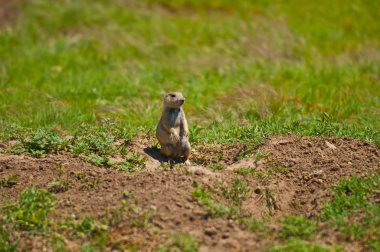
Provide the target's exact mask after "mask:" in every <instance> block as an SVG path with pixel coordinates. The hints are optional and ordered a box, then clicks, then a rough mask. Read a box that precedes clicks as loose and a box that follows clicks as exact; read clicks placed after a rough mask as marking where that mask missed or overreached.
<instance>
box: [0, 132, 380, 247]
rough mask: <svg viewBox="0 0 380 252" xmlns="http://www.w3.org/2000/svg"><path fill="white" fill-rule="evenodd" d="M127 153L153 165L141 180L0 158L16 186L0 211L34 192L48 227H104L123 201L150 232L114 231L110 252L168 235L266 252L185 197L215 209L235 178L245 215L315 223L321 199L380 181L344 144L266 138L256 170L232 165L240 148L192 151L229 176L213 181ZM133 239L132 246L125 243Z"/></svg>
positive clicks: (379, 165)
mask: <svg viewBox="0 0 380 252" xmlns="http://www.w3.org/2000/svg"><path fill="white" fill-rule="evenodd" d="M130 144H131V146H132V147H131V148H132V149H133V150H134V151H137V152H139V153H140V154H141V155H144V156H145V157H146V158H147V163H149V162H150V163H151V164H154V165H152V166H149V167H150V168H149V169H147V170H146V171H144V172H139V173H128V172H122V171H117V170H115V169H112V168H108V169H106V168H100V167H96V166H93V165H91V164H89V163H86V162H85V161H83V160H81V159H79V158H75V157H72V156H71V155H68V154H67V155H66V154H60V155H47V156H45V157H42V158H33V157H30V156H26V155H11V154H6V153H3V154H0V178H1V179H3V178H8V177H10V176H13V175H16V176H17V177H18V182H17V183H15V184H12V186H10V187H2V188H1V192H0V199H2V200H0V206H3V205H4V204H6V201H7V200H11V201H15V200H16V199H17V197H18V195H19V193H20V192H21V191H22V190H23V189H25V188H27V187H30V186H32V185H34V186H36V187H37V188H43V189H47V190H49V189H50V190H51V191H53V192H55V195H56V201H57V205H56V208H55V210H54V211H53V212H52V213H51V215H50V217H49V218H52V219H55V220H64V219H65V218H67V217H70V218H74V219H78V218H81V217H83V216H85V215H91V216H93V217H95V218H97V219H101V218H104V217H105V216H109V215H110V213H112V212H113V211H115V210H117V209H118V208H119V207H120V204H121V202H122V201H123V200H126V201H128V202H132V203H133V204H135V205H136V206H138V207H139V208H140V209H145V210H147V209H151V210H153V211H154V215H153V216H152V218H151V219H150V224H151V225H152V226H153V227H154V228H153V229H147V228H145V229H144V228H141V227H140V228H137V227H130V226H128V225H123V223H121V224H120V225H118V226H116V227H114V228H112V229H111V231H110V232H111V234H112V239H111V240H112V241H109V242H110V243H115V244H116V243H120V242H121V241H125V242H128V243H130V242H134V243H138V244H139V245H140V248H143V250H145V251H148V250H152V249H153V248H155V247H157V246H159V245H162V244H165V242H166V241H167V240H168V239H169V237H170V235H171V234H173V233H176V232H184V233H189V234H191V235H192V236H194V237H195V238H196V239H197V240H198V241H199V242H200V244H201V247H200V250H201V251H252V250H260V249H263V248H264V247H266V246H267V245H268V244H270V243H271V242H273V241H272V240H271V239H273V238H271V237H265V238H263V237H260V236H258V235H257V234H255V233H252V232H249V231H248V230H246V229H244V228H243V227H242V226H241V225H239V223H238V222H237V221H234V220H232V219H231V218H229V217H226V216H225V217H219V218H211V216H210V215H209V213H208V212H207V211H206V210H205V209H204V207H202V206H201V205H200V204H199V203H198V201H197V200H195V199H194V198H193V197H192V192H193V191H194V190H195V189H196V188H206V189H208V190H210V192H215V195H216V196H215V198H214V200H217V201H219V202H222V203H223V200H224V198H223V197H222V196H221V195H223V193H222V192H221V193H219V194H218V190H219V189H220V188H221V185H226V186H227V187H228V188H229V189H228V190H230V188H231V184H232V183H233V181H234V179H236V178H238V179H240V180H241V181H243V182H244V183H245V185H246V186H248V187H249V190H247V191H246V195H245V197H244V199H243V200H242V202H241V211H242V212H243V213H242V214H243V215H244V214H246V215H249V216H252V217H254V218H256V219H267V218H273V219H276V218H279V217H282V216H285V215H290V214H302V215H305V216H310V215H317V214H318V213H319V212H320V209H321V206H322V205H323V203H324V202H325V200H327V199H329V197H330V196H329V190H328V189H329V188H331V187H332V186H334V185H335V184H336V183H337V182H338V181H339V180H341V179H342V178H344V177H349V176H360V177H363V176H367V175H369V174H371V173H378V172H380V150H379V149H378V148H376V147H375V146H373V145H371V144H368V143H367V142H363V141H359V140H353V139H349V138H343V139H335V138H327V139H326V138H320V137H298V136H281V137H272V138H270V139H268V141H267V142H266V143H265V144H264V145H263V146H262V147H261V148H259V150H258V151H260V152H262V153H266V155H264V156H263V158H262V159H261V160H257V159H255V158H246V159H242V160H239V161H237V157H238V156H239V153H241V151H242V150H244V146H243V145H239V144H237V145H227V146H223V145H217V146H215V145H203V146H199V147H198V148H197V151H196V152H195V153H194V154H193V155H194V156H193V157H192V160H193V162H196V163H199V164H203V165H208V164H210V163H217V162H222V163H224V164H226V166H227V167H226V169H223V170H218V171H216V172H212V171H211V170H210V169H209V168H207V167H204V166H190V167H186V166H178V165H176V166H174V168H172V169H170V170H167V169H164V168H163V167H161V166H160V162H161V161H160V160H159V158H158V157H156V158H155V155H159V154H157V153H158V149H157V148H156V147H154V140H153V139H150V138H149V139H146V140H145V142H140V143H138V142H134V141H132V142H131V143H130ZM152 146H153V147H152ZM152 153H153V154H152ZM244 172H246V173H247V174H244ZM59 181H64V182H65V183H61V184H60V185H64V186H63V188H61V187H59V188H58V189H59V190H52V189H51V186H52V183H53V185H54V182H59ZM56 184H57V183H55V185H56ZM219 192H220V191H219ZM126 194H127V197H126ZM218 195H219V196H218ZM132 234H133V235H134V236H135V237H136V239H133V240H131V235H132ZM144 237H147V238H146V239H144ZM28 239H34V238H28ZM36 239H37V238H36ZM115 244H113V245H115ZM111 245H112V244H111ZM111 245H110V246H111ZM113 245H112V246H113ZM71 247H73V248H75V249H77V248H78V246H74V245H73V246H71ZM75 249H73V250H75Z"/></svg>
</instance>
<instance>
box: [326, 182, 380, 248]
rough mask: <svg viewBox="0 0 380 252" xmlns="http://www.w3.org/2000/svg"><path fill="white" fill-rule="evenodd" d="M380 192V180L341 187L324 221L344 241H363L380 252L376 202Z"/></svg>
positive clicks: (349, 183)
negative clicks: (329, 223)
mask: <svg viewBox="0 0 380 252" xmlns="http://www.w3.org/2000/svg"><path fill="white" fill-rule="evenodd" d="M379 189H380V176H379V175H372V176H369V177H368V178H366V179H363V178H358V177H352V178H349V179H345V180H343V181H341V182H340V183H339V185H338V186H337V187H336V188H335V189H334V198H333V200H332V201H331V202H329V203H327V204H326V205H325V206H324V209H323V213H322V216H321V219H322V220H324V221H330V222H332V223H333V224H334V228H335V229H336V230H337V231H338V232H339V233H340V236H341V237H342V238H343V239H346V240H350V241H362V242H364V243H365V244H366V246H367V249H368V250H369V251H378V249H379V242H378V237H379V236H380V231H379V226H380V206H379V204H378V203H376V202H373V201H374V199H375V197H376V194H377V193H378V191H379Z"/></svg>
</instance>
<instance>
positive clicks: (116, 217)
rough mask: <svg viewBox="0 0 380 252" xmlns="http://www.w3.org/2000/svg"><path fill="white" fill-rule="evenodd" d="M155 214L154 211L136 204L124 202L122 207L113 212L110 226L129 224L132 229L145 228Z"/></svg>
mask: <svg viewBox="0 0 380 252" xmlns="http://www.w3.org/2000/svg"><path fill="white" fill-rule="evenodd" d="M154 214H155V210H154V209H151V208H149V209H142V208H140V207H138V206H136V205H135V204H131V203H129V202H128V201H126V200H122V206H121V207H120V208H119V209H116V210H115V211H113V212H112V214H111V218H110V219H109V225H110V226H117V225H119V224H120V223H122V222H123V223H129V225H130V226H131V227H142V228H145V227H146V226H147V225H148V224H149V222H150V220H151V219H152V217H153V216H154Z"/></svg>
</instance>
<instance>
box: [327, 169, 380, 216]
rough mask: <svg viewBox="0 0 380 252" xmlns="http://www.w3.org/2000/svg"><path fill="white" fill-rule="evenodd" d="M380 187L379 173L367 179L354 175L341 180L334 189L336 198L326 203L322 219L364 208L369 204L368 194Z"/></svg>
mask: <svg viewBox="0 0 380 252" xmlns="http://www.w3.org/2000/svg"><path fill="white" fill-rule="evenodd" d="M379 189H380V176H379V175H373V176H371V177H369V178H367V179H361V178H358V177H352V178H349V179H345V180H343V181H341V182H340V183H339V185H338V186H337V187H336V188H335V190H334V199H333V200H332V201H331V202H330V203H327V204H326V205H325V207H324V210H323V215H322V219H323V220H328V219H331V218H334V217H344V216H347V214H348V213H349V212H350V211H352V210H355V209H362V208H364V207H365V206H366V205H368V195H369V194H370V193H371V192H372V191H373V190H379Z"/></svg>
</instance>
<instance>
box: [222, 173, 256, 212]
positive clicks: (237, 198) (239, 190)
mask: <svg viewBox="0 0 380 252" xmlns="http://www.w3.org/2000/svg"><path fill="white" fill-rule="evenodd" d="M250 191H251V188H250V187H249V186H248V184H247V183H246V182H244V181H242V180H240V179H239V178H234V179H233V181H232V187H231V188H230V189H228V188H227V187H225V186H222V194H223V196H224V197H225V198H226V199H227V200H229V201H231V202H232V204H233V205H234V206H238V207H239V206H240V205H241V203H242V202H243V201H244V200H245V199H246V198H247V195H248V193H249V192H250Z"/></svg>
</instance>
